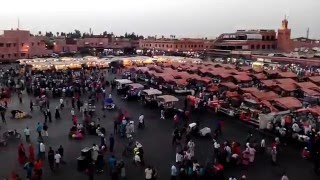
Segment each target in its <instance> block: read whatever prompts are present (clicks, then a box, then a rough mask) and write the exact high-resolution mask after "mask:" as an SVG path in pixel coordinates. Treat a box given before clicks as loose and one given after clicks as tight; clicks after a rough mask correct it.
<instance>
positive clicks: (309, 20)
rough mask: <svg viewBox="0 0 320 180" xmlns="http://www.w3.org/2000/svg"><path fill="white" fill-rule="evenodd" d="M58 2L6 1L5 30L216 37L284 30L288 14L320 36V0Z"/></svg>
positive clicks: (297, 31)
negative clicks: (247, 31)
mask: <svg viewBox="0 0 320 180" xmlns="http://www.w3.org/2000/svg"><path fill="white" fill-rule="evenodd" d="M54 2H55V3H49V2H41V3H39V2H38V1H36V0H30V1H22V2H20V1H18V0H12V1H4V2H3V7H9V8H5V9H3V10H2V11H0V15H1V17H2V18H1V20H0V26H1V27H0V29H1V30H6V29H11V28H13V29H15V28H17V27H18V19H20V29H28V30H30V31H31V32H32V33H37V32H38V31H42V32H43V33H44V32H46V31H52V32H57V31H58V32H71V31H73V30H74V29H78V30H80V31H81V32H89V29H90V28H91V29H92V31H93V33H95V34H100V33H102V32H103V31H108V32H113V33H114V34H116V35H121V34H124V33H125V32H128V33H131V32H135V33H137V34H139V35H143V36H154V35H157V36H158V37H160V36H161V35H164V36H166V37H169V36H170V35H176V37H179V38H182V37H196V38H200V37H208V38H214V37H217V36H218V35H219V34H221V33H224V32H233V31H235V30H237V29H278V28H280V25H281V24H280V23H281V20H282V19H283V18H284V16H285V15H288V16H289V28H291V29H292V33H293V37H301V36H303V37H305V36H306V31H307V28H310V37H311V38H316V39H319V38H320V25H319V24H317V23H316V22H315V21H314V19H315V17H320V13H319V12H317V11H314V8H313V7H320V1H317V0H305V1H298V0H279V1H277V0H269V1H268V4H266V3H265V1H263V0H255V1H254V2H251V1H250V0H199V1H196V0H175V1H173V2H171V1H170V0H149V1H147V0H137V1H130V0H120V1H102V2H100V1H98V0H91V1H90V4H88V3H86V2H78V3H75V2H72V1H62V0H56V1H54ZM16 4H19V6H15V5H16ZM14 6H15V7H14ZM11 7H14V8H11ZM12 9H13V10H12ZM305 12H308V13H305Z"/></svg>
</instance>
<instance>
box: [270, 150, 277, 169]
mask: <svg viewBox="0 0 320 180" xmlns="http://www.w3.org/2000/svg"><path fill="white" fill-rule="evenodd" d="M277 154H278V152H277V148H276V146H274V147H272V149H271V163H272V165H273V166H275V165H276V164H277Z"/></svg>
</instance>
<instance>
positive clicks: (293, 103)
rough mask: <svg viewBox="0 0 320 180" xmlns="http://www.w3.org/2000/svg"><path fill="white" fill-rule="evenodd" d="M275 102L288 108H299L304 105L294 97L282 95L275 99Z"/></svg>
mask: <svg viewBox="0 0 320 180" xmlns="http://www.w3.org/2000/svg"><path fill="white" fill-rule="evenodd" d="M274 102H275V103H277V104H278V105H280V106H282V107H284V108H286V109H299V108H301V107H302V103H301V102H300V101H299V100H298V99H297V98H294V97H282V98H278V99H275V100H274Z"/></svg>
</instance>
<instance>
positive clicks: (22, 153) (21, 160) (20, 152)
mask: <svg viewBox="0 0 320 180" xmlns="http://www.w3.org/2000/svg"><path fill="white" fill-rule="evenodd" d="M18 161H19V163H20V164H21V165H22V164H24V163H25V161H26V151H25V149H24V146H23V144H22V143H20V145H19V147H18Z"/></svg>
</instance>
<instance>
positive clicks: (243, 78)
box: [233, 74, 252, 82]
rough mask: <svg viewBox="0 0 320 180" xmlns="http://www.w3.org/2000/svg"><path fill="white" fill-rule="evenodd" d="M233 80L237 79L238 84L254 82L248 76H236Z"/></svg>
mask: <svg viewBox="0 0 320 180" xmlns="http://www.w3.org/2000/svg"><path fill="white" fill-rule="evenodd" d="M233 78H235V79H236V81H238V82H248V81H252V78H251V77H250V76H248V75H246V74H241V75H234V76H233Z"/></svg>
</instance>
